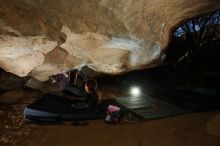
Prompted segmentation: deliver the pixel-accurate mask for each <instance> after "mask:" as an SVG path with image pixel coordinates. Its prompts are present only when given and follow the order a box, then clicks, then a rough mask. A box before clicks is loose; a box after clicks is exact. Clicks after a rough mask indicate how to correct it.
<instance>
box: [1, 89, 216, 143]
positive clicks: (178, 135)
mask: <svg viewBox="0 0 220 146" xmlns="http://www.w3.org/2000/svg"><path fill="white" fill-rule="evenodd" d="M18 93H19V94H21V95H25V96H24V97H25V98H23V99H19V101H16V102H14V103H10V104H1V105H0V129H1V130H0V146H80V145H82V146H103V145H104V146H112V145H114V146H219V145H220V137H217V136H216V135H211V134H208V133H209V132H207V124H208V123H209V121H210V120H211V119H213V118H214V117H216V115H219V114H220V112H206V113H192V114H187V115H182V116H176V117H169V118H164V119H159V120H151V121H144V122H132V123H130V122H129V123H128V122H125V121H123V122H122V123H121V124H116V125H108V124H106V123H104V122H103V120H95V121H85V122H82V123H81V124H80V125H74V124H73V122H64V123H60V124H54V125H37V124H33V123H28V122H25V121H24V119H23V115H22V111H23V109H24V107H25V105H27V104H29V103H31V102H33V101H34V100H35V99H36V98H38V97H40V95H41V93H39V92H36V91H32V90H31V91H13V92H12V93H11V96H13V95H15V94H16V95H18ZM7 95H8V96H9V95H10V94H9V93H8V94H7ZM215 126H216V125H215ZM217 126H220V125H217ZM216 129H219V127H216Z"/></svg>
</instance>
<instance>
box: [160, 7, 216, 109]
mask: <svg viewBox="0 0 220 146" xmlns="http://www.w3.org/2000/svg"><path fill="white" fill-rule="evenodd" d="M219 48H220V11H219V10H217V11H214V12H210V13H206V14H204V15H200V16H197V17H194V18H192V19H189V20H187V21H185V22H184V23H182V24H180V25H178V26H177V27H176V29H174V31H173V33H172V34H171V40H170V43H169V45H168V47H167V49H166V52H165V54H166V59H165V61H164V68H165V70H166V71H167V73H168V76H169V77H170V79H171V80H172V89H170V90H169V92H170V93H169V92H166V94H168V96H170V97H171V98H166V97H165V95H164V98H165V99H167V100H170V101H172V102H177V103H178V104H181V102H182V104H184V102H185V103H186V102H188V103H190V104H192V105H196V106H198V107H197V108H198V109H199V108H201V109H219V108H218V107H219V105H220V98H219V95H220V92H219V91H220V86H219V82H220V50H219ZM177 100H178V101H177Z"/></svg>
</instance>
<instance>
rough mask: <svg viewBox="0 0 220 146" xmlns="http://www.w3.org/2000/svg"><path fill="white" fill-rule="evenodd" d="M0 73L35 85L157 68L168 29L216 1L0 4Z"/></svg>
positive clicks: (16, 0)
mask: <svg viewBox="0 0 220 146" xmlns="http://www.w3.org/2000/svg"><path fill="white" fill-rule="evenodd" d="M0 3H1V5H0V67H1V68H3V69H5V70H6V71H8V72H12V73H14V74H16V75H19V76H27V75H31V76H33V77H35V78H37V79H38V80H42V81H43V80H47V79H48V76H50V75H54V74H57V73H60V72H62V71H65V70H70V69H73V68H79V67H82V66H84V65H87V66H88V67H90V68H92V69H94V70H96V71H98V72H103V73H109V74H117V73H121V72H125V71H129V70H135V69H141V68H147V67H152V66H155V65H157V64H159V63H160V57H161V55H162V52H163V49H164V48H165V47H166V45H167V44H168V41H169V34H170V32H171V31H172V29H173V28H174V27H175V26H176V25H177V24H178V23H180V22H181V21H184V20H186V19H188V18H191V17H194V16H196V15H199V14H202V13H205V12H209V11H213V10H216V9H219V8H220V1H219V0H191V1H189V0H163V1H162V0H138V1H137V0H0Z"/></svg>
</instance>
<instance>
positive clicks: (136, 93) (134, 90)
mask: <svg viewBox="0 0 220 146" xmlns="http://www.w3.org/2000/svg"><path fill="white" fill-rule="evenodd" d="M130 93H131V95H132V96H139V95H140V94H141V91H140V89H139V88H138V87H131V90H130Z"/></svg>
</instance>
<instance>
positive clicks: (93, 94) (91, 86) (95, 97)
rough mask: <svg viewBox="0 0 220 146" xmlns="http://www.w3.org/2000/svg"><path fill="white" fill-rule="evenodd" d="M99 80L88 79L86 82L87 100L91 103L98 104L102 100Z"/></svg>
mask: <svg viewBox="0 0 220 146" xmlns="http://www.w3.org/2000/svg"><path fill="white" fill-rule="evenodd" d="M97 86H98V85H97V81H96V80H95V79H88V80H86V82H85V86H84V87H85V97H86V102H87V103H89V104H90V105H98V104H100V103H101V102H102V95H101V92H99V91H98V90H97Z"/></svg>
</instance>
